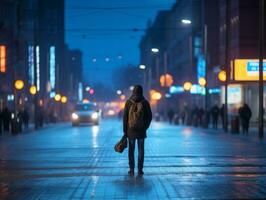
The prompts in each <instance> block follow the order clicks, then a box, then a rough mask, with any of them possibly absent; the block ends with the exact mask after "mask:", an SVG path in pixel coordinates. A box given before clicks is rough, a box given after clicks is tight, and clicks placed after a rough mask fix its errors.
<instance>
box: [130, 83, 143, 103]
mask: <svg viewBox="0 0 266 200" xmlns="http://www.w3.org/2000/svg"><path fill="white" fill-rule="evenodd" d="M130 99H131V100H133V101H135V102H139V101H142V100H143V99H144V96H143V88H142V86H141V85H136V86H134V89H133V91H132V95H131V97H130Z"/></svg>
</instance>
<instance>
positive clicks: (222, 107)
mask: <svg viewBox="0 0 266 200" xmlns="http://www.w3.org/2000/svg"><path fill="white" fill-rule="evenodd" d="M224 110H225V105H224V104H223V105H222V106H221V108H220V116H221V121H222V126H223V129H224V128H225V124H224V123H225V122H224Z"/></svg>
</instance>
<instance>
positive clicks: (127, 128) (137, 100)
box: [123, 85, 152, 176]
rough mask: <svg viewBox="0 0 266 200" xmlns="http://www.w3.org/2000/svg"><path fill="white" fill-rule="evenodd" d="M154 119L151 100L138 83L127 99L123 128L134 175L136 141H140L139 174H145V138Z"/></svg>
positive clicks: (130, 166) (130, 165)
mask: <svg viewBox="0 0 266 200" xmlns="http://www.w3.org/2000/svg"><path fill="white" fill-rule="evenodd" d="M151 120H152V112H151V108H150V104H149V102H148V101H147V100H146V99H145V98H144V96H143V89H142V86H140V85H136V86H135V87H134V89H133V91H132V95H131V97H130V98H129V99H128V100H127V101H126V104H125V109H124V116H123V130H124V135H125V136H126V137H127V138H128V143H129V150H128V160H129V168H130V170H129V172H128V174H129V175H131V176H134V168H135V158H134V151H135V143H136V141H137V143H138V175H143V174H144V173H143V163H144V140H145V138H146V137H147V135H146V131H147V129H148V128H149V126H150V123H151Z"/></svg>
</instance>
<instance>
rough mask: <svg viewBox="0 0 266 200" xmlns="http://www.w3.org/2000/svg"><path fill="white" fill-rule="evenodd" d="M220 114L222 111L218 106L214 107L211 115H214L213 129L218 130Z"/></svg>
mask: <svg viewBox="0 0 266 200" xmlns="http://www.w3.org/2000/svg"><path fill="white" fill-rule="evenodd" d="M219 112H220V109H219V107H218V106H217V105H215V106H213V107H212V110H211V113H212V125H213V128H215V129H217V128H218V119H219Z"/></svg>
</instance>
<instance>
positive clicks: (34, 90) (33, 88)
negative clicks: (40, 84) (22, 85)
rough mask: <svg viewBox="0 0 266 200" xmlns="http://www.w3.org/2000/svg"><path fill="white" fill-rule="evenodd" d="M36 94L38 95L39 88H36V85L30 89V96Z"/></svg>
mask: <svg viewBox="0 0 266 200" xmlns="http://www.w3.org/2000/svg"><path fill="white" fill-rule="evenodd" d="M36 93H37V88H36V86H35V85H32V86H31V87H30V94H31V95H35V94H36Z"/></svg>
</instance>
